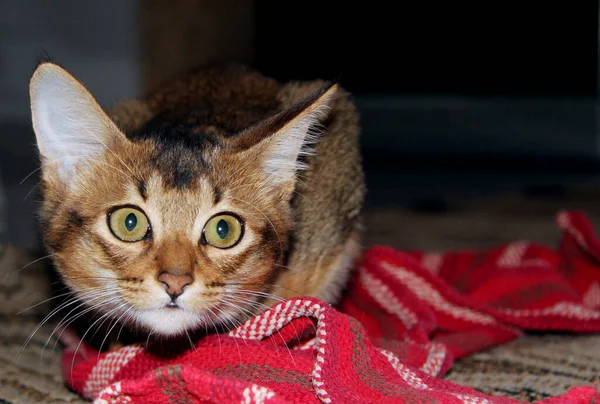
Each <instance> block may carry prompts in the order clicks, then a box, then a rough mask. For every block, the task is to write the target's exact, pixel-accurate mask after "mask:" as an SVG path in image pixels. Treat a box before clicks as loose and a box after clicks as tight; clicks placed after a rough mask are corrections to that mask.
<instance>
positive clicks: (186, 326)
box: [136, 308, 204, 336]
mask: <svg viewBox="0 0 600 404" xmlns="http://www.w3.org/2000/svg"><path fill="white" fill-rule="evenodd" d="M136 320H137V322H138V323H139V324H141V325H143V326H145V327H147V328H149V329H150V330H151V331H152V333H154V334H159V335H164V336H176V335H180V334H183V333H185V332H186V331H188V330H194V329H197V328H198V327H200V326H202V325H203V323H204V321H203V317H202V316H200V315H199V314H196V313H192V312H190V311H187V310H183V309H170V308H164V309H157V310H150V311H143V312H139V313H137V314H136Z"/></svg>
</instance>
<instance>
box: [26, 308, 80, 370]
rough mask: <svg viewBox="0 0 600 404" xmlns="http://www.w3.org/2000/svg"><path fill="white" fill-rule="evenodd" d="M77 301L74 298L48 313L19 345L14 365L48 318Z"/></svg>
mask: <svg viewBox="0 0 600 404" xmlns="http://www.w3.org/2000/svg"><path fill="white" fill-rule="evenodd" d="M78 300H79V298H78V297H74V298H72V299H68V300H67V301H65V302H63V303H61V304H60V305H59V306H58V307H56V308H55V309H53V310H52V311H51V312H50V313H48V314H47V315H46V316H45V317H44V318H43V319H42V320H41V321H40V322H39V324H38V325H37V326H36V327H35V328H34V329H33V331H32V332H31V333H30V334H29V336H28V337H27V338H26V339H25V342H24V343H23V345H21V348H20V349H19V351H18V352H17V355H16V357H15V364H18V363H19V359H20V358H21V354H22V353H23V351H24V350H25V348H26V347H27V345H28V344H29V342H30V341H31V340H32V339H33V337H34V336H35V334H36V333H37V332H38V331H39V329H40V328H42V326H43V325H44V324H45V323H46V322H47V321H48V320H50V318H51V317H52V316H54V315H55V314H56V313H58V312H59V311H61V310H62V309H64V308H65V307H68V306H70V305H71V304H73V303H75V302H77V301H78Z"/></svg>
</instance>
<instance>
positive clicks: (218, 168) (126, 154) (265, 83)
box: [30, 62, 365, 336]
mask: <svg viewBox="0 0 600 404" xmlns="http://www.w3.org/2000/svg"><path fill="white" fill-rule="evenodd" d="M30 97H31V112H32V121H33V128H34V132H35V135H36V140H37V146H38V149H39V153H40V160H41V171H42V174H41V177H42V179H41V195H42V203H41V207H40V214H39V216H40V227H41V230H42V233H43V239H44V243H45V245H46V248H47V249H48V251H49V253H50V254H51V256H52V260H53V263H54V265H55V267H56V268H57V271H58V273H59V274H60V277H61V278H62V281H63V282H64V283H65V284H66V285H67V286H68V287H69V288H70V290H71V291H72V292H73V293H74V296H75V297H76V299H78V300H77V301H82V302H83V303H84V304H85V305H86V306H87V307H88V310H93V311H95V312H98V313H99V314H102V316H101V317H99V319H101V318H104V319H111V320H115V323H116V322H119V323H122V324H127V325H129V326H136V327H139V328H141V329H143V330H145V331H146V332H150V333H154V334H156V335H162V336H176V335H181V334H182V333H185V332H188V331H193V330H197V329H202V328H208V327H209V326H215V325H222V326H224V327H225V328H231V327H233V326H235V325H236V324H239V323H240V322H241V321H243V320H244V319H247V318H248V317H250V316H252V315H253V314H256V313H258V312H261V311H263V310H265V309H266V308H268V307H270V306H271V305H273V304H274V303H277V302H278V301H281V300H282V299H288V298H292V297H296V296H313V297H316V298H319V299H322V300H324V301H326V302H328V303H332V304H333V303H335V302H336V301H337V300H338V298H339V297H340V294H341V293H342V291H343V288H344V286H345V284H346V282H347V280H348V278H349V274H350V272H351V269H352V268H353V267H354V266H355V263H356V260H357V258H358V257H359V255H360V252H361V248H360V240H361V239H360V237H361V227H362V225H361V220H360V217H361V210H362V206H363V203H364V197H365V185H364V175H363V170H362V167H361V155H360V152H359V122H358V117H357V116H358V115H357V112H356V108H355V106H354V105H353V103H352V102H351V101H350V96H349V94H348V93H347V92H345V91H344V90H343V89H341V88H340V87H339V86H338V84H335V83H326V82H322V81H314V82H302V83H301V82H294V83H287V84H280V83H279V82H277V81H276V80H274V79H271V78H267V77H265V76H263V75H261V74H260V73H258V72H256V71H253V70H252V69H250V68H248V67H244V66H239V65H224V66H206V67H203V68H198V69H196V70H194V71H191V72H188V73H186V74H184V75H182V76H180V77H176V78H174V79H172V80H171V81H168V82H166V83H165V84H164V85H162V86H161V87H160V88H158V89H157V90H156V91H154V92H152V93H150V94H149V95H147V96H145V97H143V98H140V99H136V100H129V101H123V102H120V103H118V104H117V105H116V106H115V107H113V108H112V109H111V110H109V111H108V112H105V111H104V110H103V109H102V108H101V107H100V106H99V104H98V103H97V102H96V100H95V99H94V97H93V96H92V95H91V94H90V92H89V91H88V90H87V89H86V88H85V87H84V86H83V85H82V84H81V83H80V82H79V81H77V80H76V79H75V78H74V77H73V76H72V75H71V74H70V73H68V72H67V71H66V70H65V69H63V68H62V67H60V66H59V65H57V64H55V63H52V62H42V63H41V64H40V65H39V66H38V67H37V69H36V70H35V72H34V74H33V76H32V78H31V82H30ZM74 301H75V300H74V299H73V300H72V303H71V304H74V303H73V302H74Z"/></svg>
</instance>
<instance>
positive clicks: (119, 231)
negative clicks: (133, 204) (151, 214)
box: [108, 208, 150, 242]
mask: <svg viewBox="0 0 600 404" xmlns="http://www.w3.org/2000/svg"><path fill="white" fill-rule="evenodd" d="M108 226H109V227H110V231H111V232H112V234H113V235H114V236H115V237H116V238H118V239H119V240H121V241H128V242H132V241H140V240H141V239H143V238H144V237H146V234H148V231H150V222H149V221H148V218H147V217H146V215H145V214H144V213H143V212H142V211H141V210H139V209H136V208H120V209H117V210H114V211H113V212H111V213H110V214H109V216H108Z"/></svg>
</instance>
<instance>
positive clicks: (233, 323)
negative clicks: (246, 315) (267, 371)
mask: <svg viewBox="0 0 600 404" xmlns="http://www.w3.org/2000/svg"><path fill="white" fill-rule="evenodd" d="M214 308H215V310H217V311H218V312H219V313H221V315H223V316H224V317H225V319H224V320H228V321H229V322H231V324H232V325H233V328H236V327H237V326H236V325H235V322H233V321H232V318H233V317H232V316H231V315H230V314H229V313H227V312H224V311H223V310H221V309H220V308H219V307H218V306H214ZM239 324H241V323H239ZM239 324H238V325H239ZM225 327H226V329H227V326H225ZM237 340H238V339H237V338H234V339H233V342H235V345H236V347H237V350H238V356H239V358H240V364H241V363H242V351H241V350H240V344H238V341H237ZM244 342H246V341H245V340H244Z"/></svg>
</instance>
